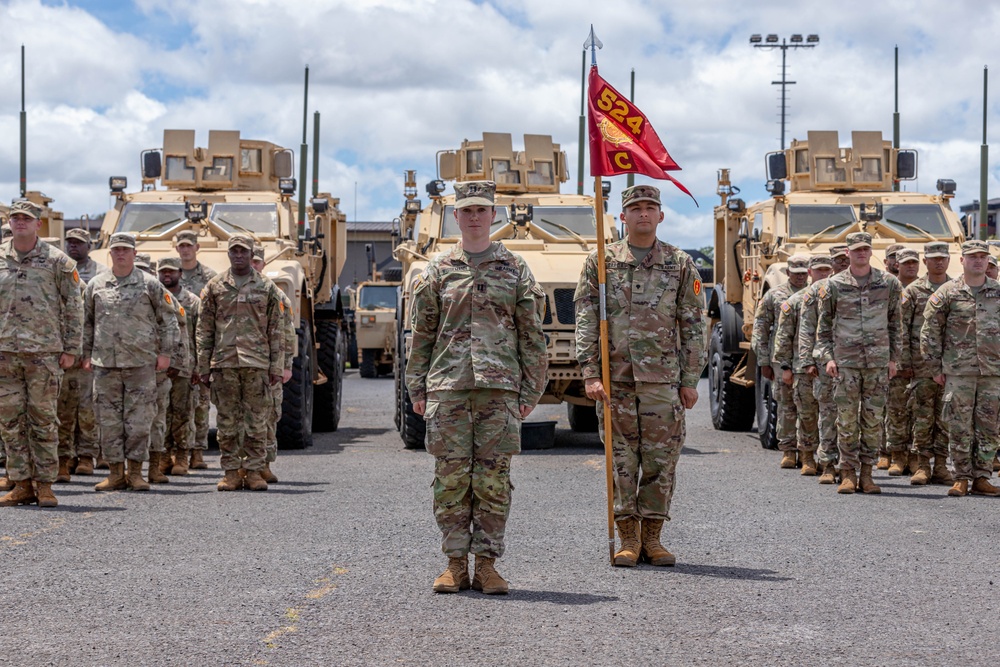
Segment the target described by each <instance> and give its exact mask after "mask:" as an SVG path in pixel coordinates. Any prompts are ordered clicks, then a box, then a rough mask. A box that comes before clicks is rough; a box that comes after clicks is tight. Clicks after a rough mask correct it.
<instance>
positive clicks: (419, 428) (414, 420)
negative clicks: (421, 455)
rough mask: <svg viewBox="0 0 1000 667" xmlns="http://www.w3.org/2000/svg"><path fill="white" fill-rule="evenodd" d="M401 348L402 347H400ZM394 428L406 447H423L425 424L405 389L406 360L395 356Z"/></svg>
mask: <svg viewBox="0 0 1000 667" xmlns="http://www.w3.org/2000/svg"><path fill="white" fill-rule="evenodd" d="M400 349H402V348H400ZM395 375H396V428H398V429H399V437H400V438H402V440H403V447H405V448H406V449H423V447H424V438H425V437H426V435H427V425H426V423H424V418H423V416H422V415H418V414H417V413H416V412H414V411H413V403H411V402H410V393H409V392H408V391H406V360H405V359H402V358H400V357H397V358H396V374H395Z"/></svg>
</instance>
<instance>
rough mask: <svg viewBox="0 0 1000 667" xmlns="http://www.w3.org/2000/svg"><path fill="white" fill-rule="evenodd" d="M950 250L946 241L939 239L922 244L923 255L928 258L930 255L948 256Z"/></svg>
mask: <svg viewBox="0 0 1000 667" xmlns="http://www.w3.org/2000/svg"><path fill="white" fill-rule="evenodd" d="M950 256H951V251H950V250H949V249H948V244H947V243H941V242H939V241H937V242H934V243H925V244H924V257H925V258H927V259H930V258H931V257H950Z"/></svg>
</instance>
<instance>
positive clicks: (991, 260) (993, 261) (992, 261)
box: [990, 255, 1000, 267]
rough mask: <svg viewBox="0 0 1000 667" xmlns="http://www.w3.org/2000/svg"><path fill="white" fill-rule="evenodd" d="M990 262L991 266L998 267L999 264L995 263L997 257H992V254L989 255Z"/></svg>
mask: <svg viewBox="0 0 1000 667" xmlns="http://www.w3.org/2000/svg"><path fill="white" fill-rule="evenodd" d="M990 264H992V265H993V266H998V267H1000V264H997V258H996V257H994V256H993V255H990Z"/></svg>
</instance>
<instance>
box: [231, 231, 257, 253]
mask: <svg viewBox="0 0 1000 667" xmlns="http://www.w3.org/2000/svg"><path fill="white" fill-rule="evenodd" d="M237 246H238V247H240V248H246V249H247V250H249V251H250V252H253V246H254V243H253V239H252V238H250V236H248V235H246V234H233V235H232V236H230V237H229V246H228V247H230V248H236V247H237Z"/></svg>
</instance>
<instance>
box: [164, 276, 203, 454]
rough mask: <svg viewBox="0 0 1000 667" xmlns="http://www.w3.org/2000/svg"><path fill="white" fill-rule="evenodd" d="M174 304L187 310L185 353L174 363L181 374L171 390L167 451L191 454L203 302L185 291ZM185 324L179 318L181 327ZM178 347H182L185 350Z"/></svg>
mask: <svg viewBox="0 0 1000 667" xmlns="http://www.w3.org/2000/svg"><path fill="white" fill-rule="evenodd" d="M174 300H175V301H176V302H177V303H178V304H179V305H180V307H181V309H182V310H183V321H184V326H183V328H182V329H181V338H182V342H181V346H183V350H184V351H183V352H182V356H181V358H180V359H177V360H175V361H174V362H172V363H171V367H173V368H175V369H176V370H177V377H175V378H174V380H173V382H172V383H171V386H170V398H169V402H168V406H167V445H168V446H167V449H181V450H185V451H186V450H189V449H191V448H192V447H193V445H194V433H195V431H194V407H195V405H194V401H195V400H196V393H197V391H198V389H197V388H194V390H193V391H192V386H191V374H192V372H194V357H195V346H196V344H197V343H196V339H195V334H196V332H197V330H198V314H199V311H200V308H201V299H199V298H198V297H197V295H195V294H192V293H191V292H189V291H188V290H186V289H184V288H180V290H179V292H178V293H177V294H175V295H174ZM180 324H181V321H180V318H178V325H180ZM181 346H178V347H181Z"/></svg>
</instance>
